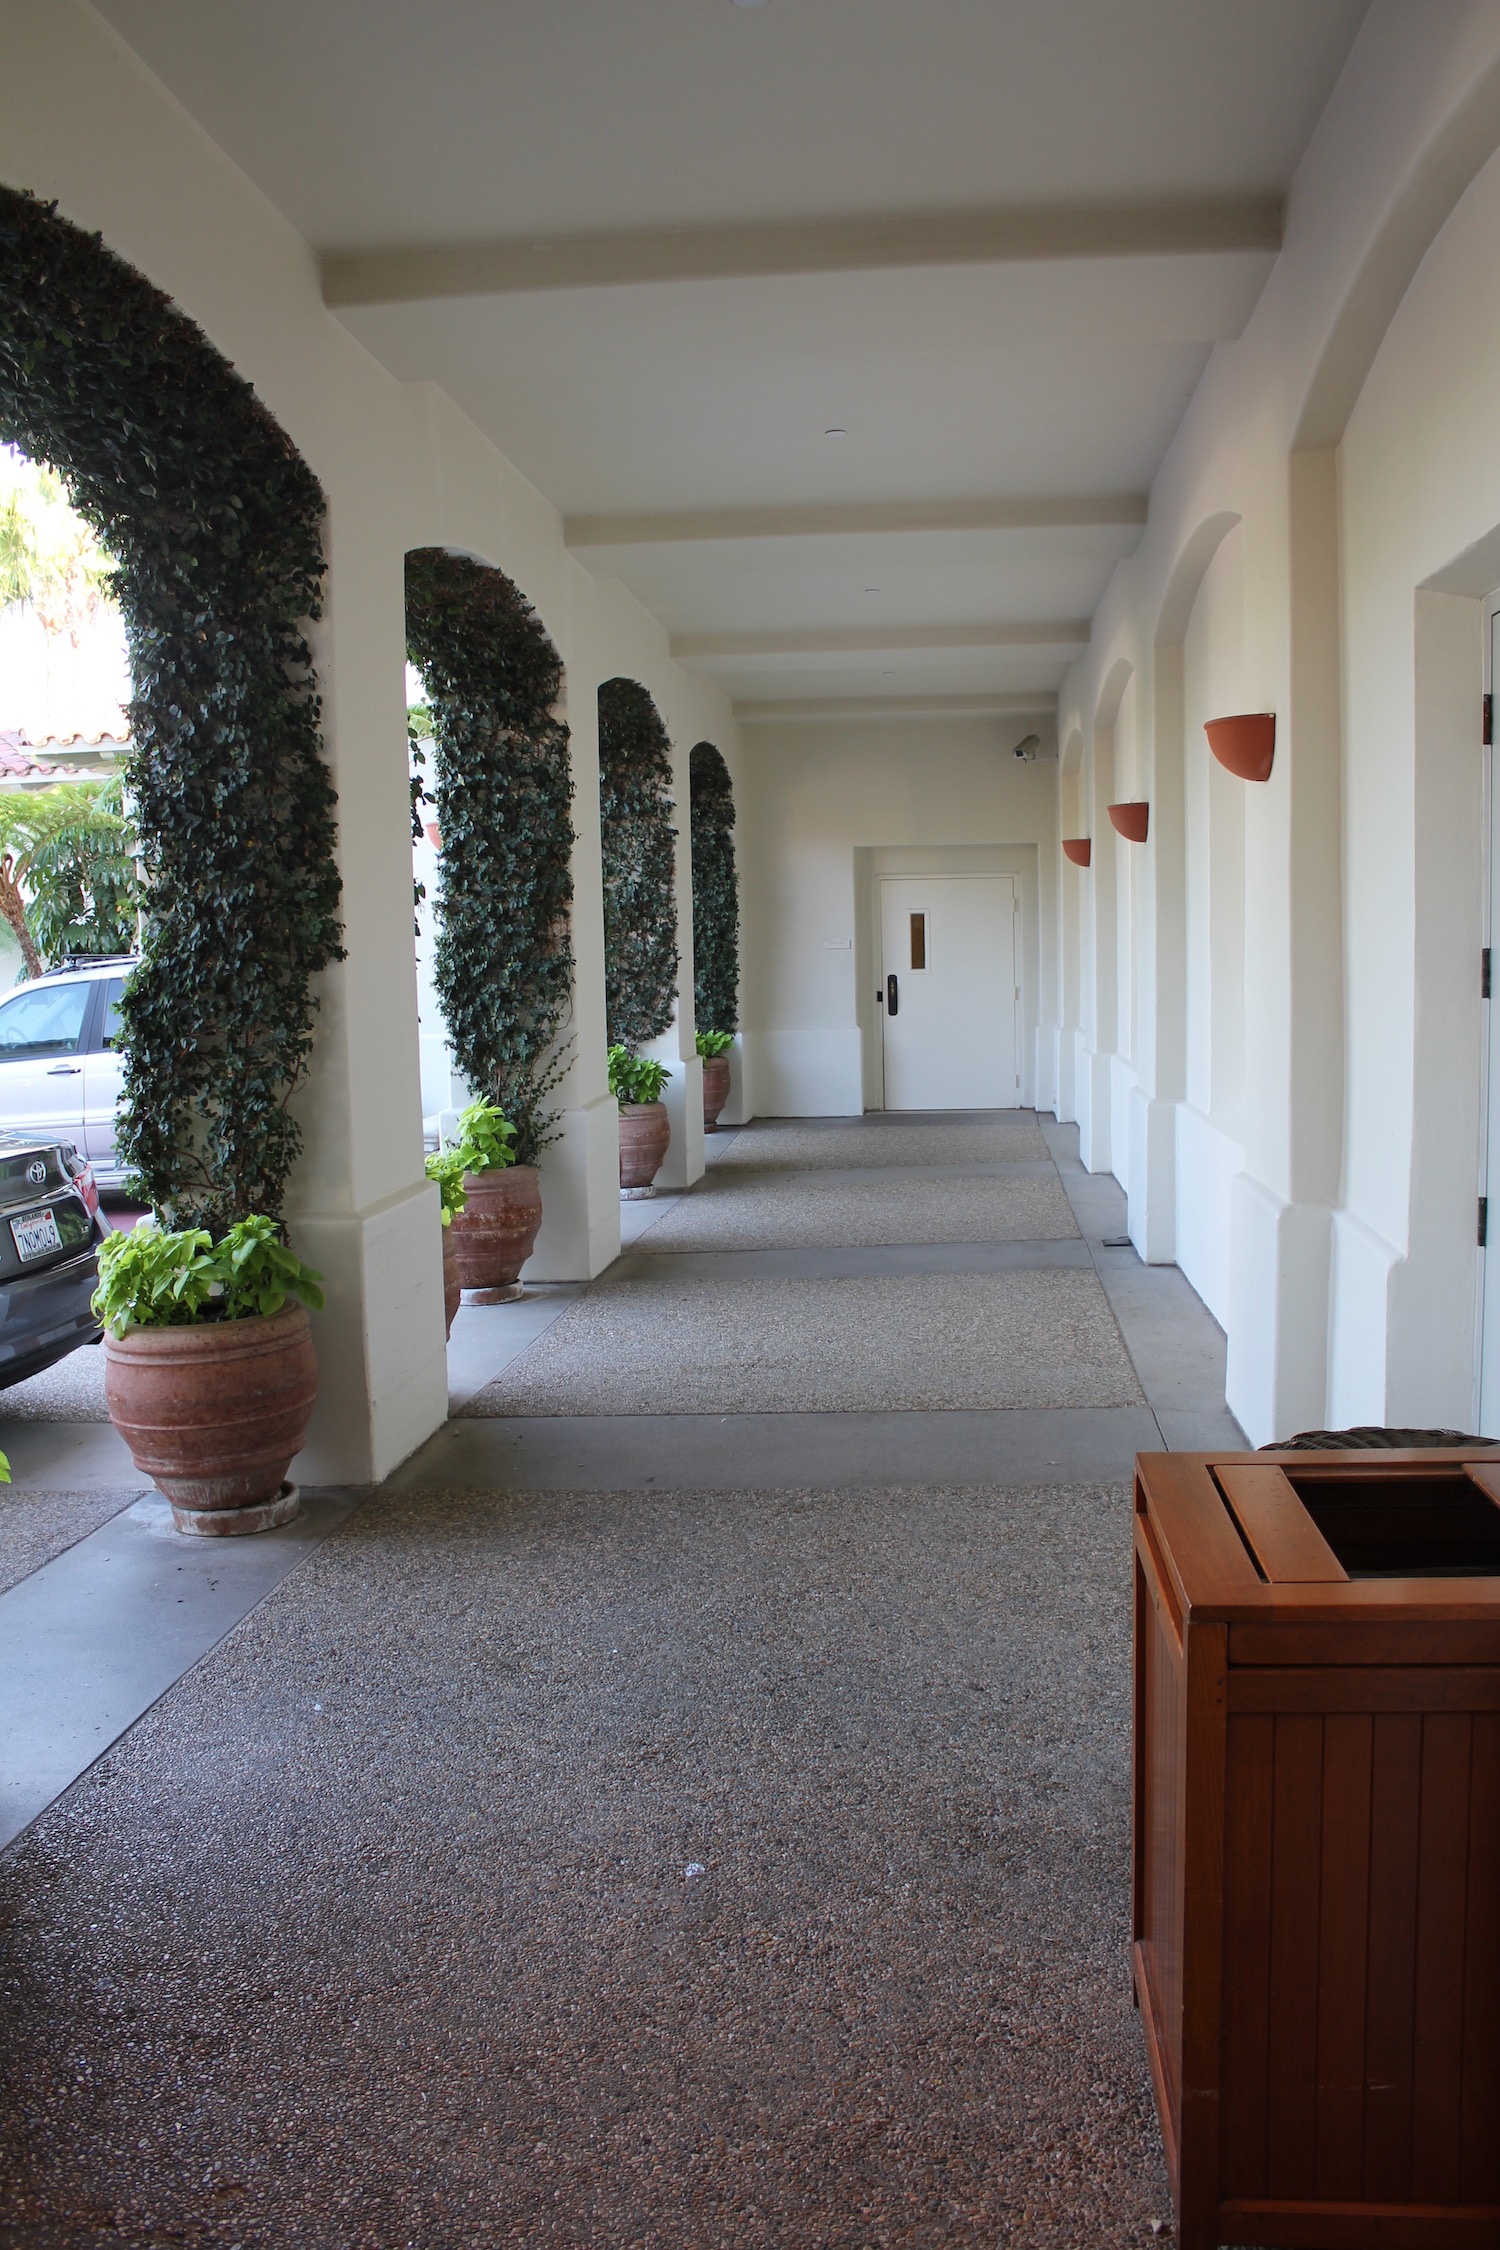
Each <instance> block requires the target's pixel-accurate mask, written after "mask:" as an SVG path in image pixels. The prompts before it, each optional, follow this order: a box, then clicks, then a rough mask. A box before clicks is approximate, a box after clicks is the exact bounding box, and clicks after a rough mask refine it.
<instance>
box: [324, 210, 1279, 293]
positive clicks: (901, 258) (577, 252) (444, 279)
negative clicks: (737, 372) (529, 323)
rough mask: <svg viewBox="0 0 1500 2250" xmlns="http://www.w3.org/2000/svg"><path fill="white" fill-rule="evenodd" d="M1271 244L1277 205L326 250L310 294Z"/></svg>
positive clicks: (564, 285) (598, 284) (950, 215)
mask: <svg viewBox="0 0 1500 2250" xmlns="http://www.w3.org/2000/svg"><path fill="white" fill-rule="evenodd" d="M1281 233H1282V204H1281V201H1280V198H1279V197H1276V196H1265V195H1251V196H1244V195H1241V196H1222V197H1215V198H1191V199H1177V200H1174V201H1171V202H1157V203H1069V204H1046V203H1039V204H1022V205H1017V206H1013V207H1010V208H1006V209H1002V210H992V211H930V212H918V213H915V214H910V215H907V216H895V217H891V218H886V219H809V220H799V221H793V222H782V223H777V224H767V225H742V226H725V227H670V228H659V229H655V230H652V231H647V232H642V233H634V234H596V235H573V236H566V237H563V238H561V239H552V240H548V241H527V240H516V239H510V240H501V241H498V242H467V243H431V244H422V245H415V246H413V247H410V248H406V249H393V250H352V251H329V252H327V253H325V255H324V258H323V295H324V298H325V300H326V302H327V303H328V304H330V305H400V304H414V303H430V302H433V301H434V300H436V299H439V298H445V297H497V296H507V295H512V294H514V293H516V292H525V291H531V290H538V289H612V288H622V287H628V286H630V285H633V284H640V283H644V282H661V281H725V280H737V279H741V278H743V277H745V276H748V275H766V274H795V273H860V272H874V271H878V270H880V269H882V268H897V267H907V268H909V267H915V266H981V265H1006V264H1014V263H1035V262H1036V261H1038V260H1045V259H1078V258H1158V257H1173V256H1178V257H1180V256H1193V255H1199V254H1201V253H1203V252H1205V251H1208V252H1215V251H1219V252H1224V251H1244V250H1252V251H1267V250H1269V251H1276V250H1279V249H1280V248H1281Z"/></svg>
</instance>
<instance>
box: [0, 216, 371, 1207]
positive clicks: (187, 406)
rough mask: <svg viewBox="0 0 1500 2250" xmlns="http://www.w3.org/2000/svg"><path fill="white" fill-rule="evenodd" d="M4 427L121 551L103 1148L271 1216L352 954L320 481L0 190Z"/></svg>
mask: <svg viewBox="0 0 1500 2250" xmlns="http://www.w3.org/2000/svg"><path fill="white" fill-rule="evenodd" d="M0 440H4V441H5V442H8V443H10V444H14V445H17V446H19V447H21V449H22V450H23V451H24V452H25V453H26V454H28V455H29V456H30V458H31V459H33V460H35V461H39V462H43V463H45V464H46V465H47V466H48V467H49V468H52V469H54V470H55V471H56V472H57V473H58V475H60V476H61V477H62V479H63V481H64V483H65V484H66V486H67V488H68V496H69V498H70V500H71V501H72V503H73V505H74V507H75V508H76V509H77V510H78V512H79V514H80V515H81V516H83V517H84V519H85V521H86V522H88V523H89V524H91V525H92V526H93V528H94V530H95V531H96V532H97V533H98V535H99V537H100V539H101V540H102V541H103V543H104V545H105V546H106V547H107V549H108V550H109V552H110V554H111V555H112V556H113V557H114V558H115V561H116V563H117V565H118V570H117V574H116V577H115V580H114V591H115V593H116V595H117V597H118V600H119V603H120V608H121V610H122V612H123V614H124V619H125V629H126V635H127V640H128V643H129V650H130V668H131V678H132V682H133V688H134V696H133V701H132V703H131V705H130V726H131V734H132V736H133V739H134V744H135V750H134V756H133V758H132V760H131V763H130V766H129V769H128V772H127V776H126V779H127V785H128V788H129V790H130V795H131V800H132V805H133V809H134V813H135V818H136V822H137V826H138V829H139V835H140V848H141V858H142V865H143V873H144V877H145V884H146V909H147V911H146V927H145V938H144V946H143V953H142V959H141V964H140V966H139V968H138V969H137V970H136V972H135V973H134V975H133V976H132V977H131V979H130V983H129V986H128V989H127V991H126V994H125V1001H124V1017H125V1024H126V1058H125V1102H124V1111H123V1115H122V1117H121V1120H120V1127H119V1145H120V1149H121V1153H122V1155H123V1157H124V1159H125V1161H126V1162H127V1163H128V1164H129V1165H130V1166H132V1167H133V1169H134V1172H135V1173H136V1175H137V1177H138V1179H139V1182H140V1184H141V1186H142V1187H143V1189H144V1191H145V1193H146V1195H147V1196H148V1197H149V1199H150V1201H151V1202H152V1203H153V1204H154V1205H155V1206H156V1208H157V1209H158V1210H159V1211H161V1212H162V1213H163V1214H164V1215H165V1216H168V1217H169V1218H170V1220H171V1222H172V1224H173V1225H175V1226H181V1227H188V1226H200V1225H201V1226H207V1227H209V1228H211V1229H212V1230H213V1231H214V1232H215V1233H216V1234H221V1233H223V1232H224V1231H225V1230H226V1229H227V1228H228V1227H229V1226H230V1225H231V1224H232V1223H233V1222H234V1221H236V1220H238V1219H242V1218H245V1217H247V1216H248V1215H249V1214H250V1213H252V1212H261V1213H265V1214H267V1215H269V1216H272V1217H275V1216H279V1214H280V1211H281V1207H282V1202H283V1199H284V1196H285V1191H286V1182H287V1177H288V1174H289V1172H290V1170H291V1167H292V1164H293V1162H294V1161H295V1159H296V1156H297V1152H298V1149H299V1148H300V1146H301V1135H300V1133H299V1131H298V1127H297V1124H296V1121H295V1119H294V1118H293V1117H292V1116H291V1115H290V1113H289V1110H288V1107H287V1103H288V1099H289V1097H290V1095H291V1094H292V1092H293V1090H294V1089H295V1087H296V1085H297V1083H298V1081H299V1080H300V1079H301V1078H302V1076H303V1074H304V1073H305V1071H306V1069H307V1065H308V1060H309V1057H310V1055H311V1052H312V1043H313V1016H314V1012H315V1010H316V1006H317V1002H316V1000H315V999H314V998H313V995H312V979H313V977H314V975H315V974H316V973H317V971H318V970H320V969H322V968H325V967H326V966H327V965H328V963H329V962H331V961H334V960H337V959H340V958H341V957H342V954H341V948H340V945H339V937H340V928H339V920H338V903H339V876H338V868H337V864H336V861H335V857H334V844H335V835H336V830H335V824H334V801H335V800H334V792H333V785H332V782H331V780H330V778H329V774H328V770H327V768H326V766H325V765H324V763H323V760H322V757H321V755H320V734H319V712H318V699H317V695H316V692H315V688H314V680H313V663H312V655H311V651H310V649H309V647H308V643H307V637H306V625H307V621H308V620H309V619H312V618H315V617H316V616H317V615H318V609H319V600H320V592H321V582H322V575H323V549H322V523H323V512H324V501H323V494H322V491H321V489H320V487H319V485H318V481H317V479H316V478H315V477H314V476H313V474H312V471H311V470H310V469H309V468H308V466H307V464H306V463H305V462H304V461H303V459H302V457H301V455H300V454H299V453H298V452H297V450H296V448H295V446H294V445H293V444H292V442H291V440H290V438H288V436H287V435H286V433H285V431H284V430H282V429H281V428H280V427H279V425H278V424H277V423H276V422H275V421H274V420H273V419H272V417H271V415H270V414H269V413H268V412H267V411H266V408H265V407H264V406H263V405H262V404H261V402H260V400H259V399H258V398H257V397H256V395H255V393H254V391H253V390H252V389H251V387H250V385H249V384H248V383H247V382H246V381H245V379H244V378H243V376H241V375H238V374H236V372H235V370H234V369H233V368H232V367H231V366H230V364H229V362H228V361H227V360H226V359H225V358H224V357H223V356H222V354H221V353H219V352H218V351H216V350H215V349H214V347H213V345H212V344H210V343H209V341H208V339H207V337H205V336H204V335H203V333H202V332H201V330H200V329H198V328H197V327H196V326H195V325H194V323H193V322H192V321H190V320H189V319H188V318H187V317H186V315H185V314H183V313H182V312H180V311H179V310H178V309H177V307H176V306H175V305H174V304H173V303H172V302H171V300H170V299H169V298H167V297H164V296H163V295H162V293H161V292H160V290H158V289H155V288H153V287H152V285H151V284H150V283H149V282H148V281H147V280H146V279H145V278H144V276H142V275H141V274H139V273H137V272H136V271H135V270H134V269H133V268H132V267H130V266H128V265H126V264H125V263H124V262H123V260H121V259H120V258H118V257H116V256H115V255H114V253H113V252H112V251H110V250H107V249H106V248H105V247H104V244H103V242H102V241H101V239H100V237H99V236H98V235H91V234H85V233H83V232H82V231H81V230H80V229H79V228H78V227H75V226H72V225H70V224H69V223H68V221H67V220H65V219H61V218H59V217H58V215H57V209H56V206H55V205H53V204H46V203H41V202H38V201H37V199H36V198H35V197H34V196H31V195H28V194H25V193H23V192H19V191H17V190H15V189H11V188H0Z"/></svg>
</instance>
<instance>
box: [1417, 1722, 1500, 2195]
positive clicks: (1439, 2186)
mask: <svg viewBox="0 0 1500 2250" xmlns="http://www.w3.org/2000/svg"><path fill="white" fill-rule="evenodd" d="M1472 1736H1473V1721H1472V1720H1471V1719H1469V1718H1467V1717H1464V1716H1462V1715H1460V1714H1457V1713H1432V1714H1429V1715H1428V1716H1427V1717H1426V1718H1424V1719H1423V1721H1422V1824H1421V1830H1420V1834H1419V1838H1418V1848H1417V1986H1416V2005H1415V2016H1414V2021H1413V2029H1412V2053H1413V2063H1414V2068H1413V2072H1412V2126H1411V2151H1412V2162H1411V2192H1412V2194H1413V2195H1414V2196H1415V2197H1416V2198H1417V2200H1418V2201H1419V2202H1422V2203H1456V2202H1457V2201H1458V2196H1459V2184H1458V2183H1459V2148H1460V2143H1461V2140H1462V2133H1463V2119H1462V2114H1461V2109H1460V2104H1461V2101H1462V2096H1463V2042H1464V1940H1465V1923H1466V1920H1467V1908H1468V1887H1469V1759H1470V1748H1471V1741H1472ZM1496 1908H1500V1900H1497V1901H1495V1902H1494V1906H1493V1907H1492V1911H1494V1910H1495V1909H1496ZM1496 2125H1497V2129H1500V2119H1497V2120H1496Z"/></svg>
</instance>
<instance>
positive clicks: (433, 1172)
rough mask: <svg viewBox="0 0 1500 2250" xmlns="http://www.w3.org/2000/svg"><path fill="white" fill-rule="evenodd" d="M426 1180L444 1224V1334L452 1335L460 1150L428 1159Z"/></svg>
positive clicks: (459, 1286) (459, 1290)
mask: <svg viewBox="0 0 1500 2250" xmlns="http://www.w3.org/2000/svg"><path fill="white" fill-rule="evenodd" d="M427 1177H428V1179H429V1180H436V1182H437V1190H438V1208H439V1210H440V1211H441V1213H442V1220H443V1322H444V1326H443V1334H444V1335H445V1336H451V1335H452V1334H453V1316H454V1314H455V1313H456V1312H457V1311H458V1308H459V1303H460V1301H461V1299H462V1297H463V1283H462V1282H461V1281H460V1280H459V1278H458V1252H457V1248H456V1242H457V1237H456V1236H455V1235H454V1232H453V1221H454V1219H455V1218H456V1217H457V1216H458V1213H459V1212H460V1211H461V1210H462V1209H463V1207H464V1154H463V1150H462V1149H460V1148H442V1149H439V1150H437V1152H436V1153H435V1154H434V1155H432V1156H429V1157H428V1159H427Z"/></svg>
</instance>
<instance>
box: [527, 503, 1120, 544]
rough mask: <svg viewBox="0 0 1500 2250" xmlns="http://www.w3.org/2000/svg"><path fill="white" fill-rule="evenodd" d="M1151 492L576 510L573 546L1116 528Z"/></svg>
mask: <svg viewBox="0 0 1500 2250" xmlns="http://www.w3.org/2000/svg"><path fill="white" fill-rule="evenodd" d="M1146 504H1147V496H1146V494H1145V493H1144V492H1118V493H1099V494H1093V495H1077V494H1072V493H1062V494H1057V495H1052V496H1048V495H1046V494H1040V495H1037V496H1036V497H1034V498H1032V499H996V500H884V501H882V500H869V501H863V500H855V501H843V502H839V501H833V502H828V503H826V504H822V505H813V506H810V507H809V506H801V507H784V508H777V507H766V508H679V509H667V510H665V511H662V512H660V513H655V514H637V515H618V516H569V517H568V518H567V520H566V522H565V524H564V527H563V529H564V533H565V535H566V538H567V542H568V545H569V546H570V547H666V546H675V545H678V544H680V543H682V542H684V541H690V540H710V539H719V540H733V539H830V538H839V537H849V536H851V535H852V536H855V537H859V536H869V535H870V534H871V533H877V534H880V533H887V532H919V531H1058V530H1074V529H1078V530H1084V531H1091V530H1106V529H1107V530H1114V529H1117V528H1118V527H1119V526H1120V525H1122V524H1124V525H1127V526H1132V527H1139V526H1140V525H1142V524H1144V523H1145V521H1146Z"/></svg>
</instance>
